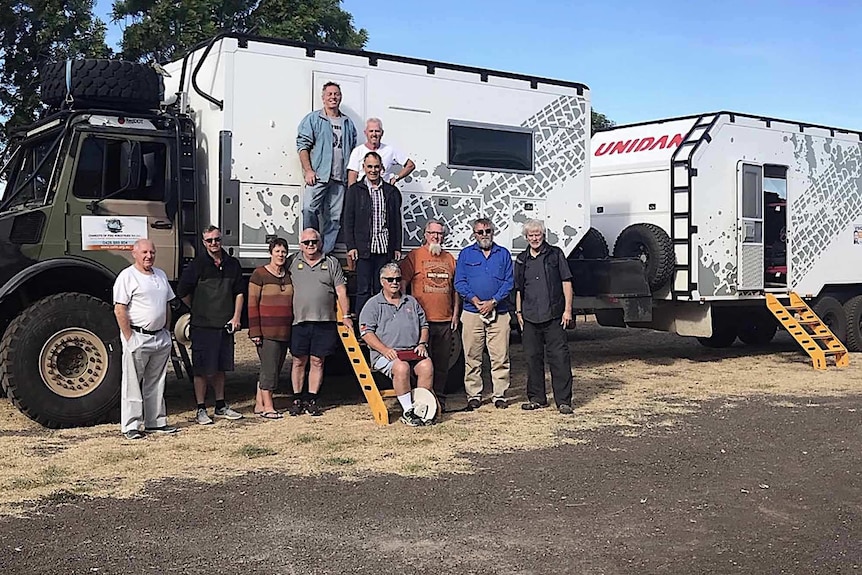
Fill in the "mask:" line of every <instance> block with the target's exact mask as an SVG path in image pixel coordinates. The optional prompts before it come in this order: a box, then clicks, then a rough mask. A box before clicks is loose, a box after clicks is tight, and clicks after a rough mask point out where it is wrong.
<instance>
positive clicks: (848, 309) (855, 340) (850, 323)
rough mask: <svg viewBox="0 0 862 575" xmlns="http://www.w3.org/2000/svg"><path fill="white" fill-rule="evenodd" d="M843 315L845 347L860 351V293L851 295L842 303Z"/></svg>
mask: <svg viewBox="0 0 862 575" xmlns="http://www.w3.org/2000/svg"><path fill="white" fill-rule="evenodd" d="M844 317H845V318H846V320H847V340H846V341H845V344H846V346H847V349H848V350H849V351H862V295H857V296H856V297H852V298H850V299H849V300H848V301H847V302H846V303H845V304H844Z"/></svg>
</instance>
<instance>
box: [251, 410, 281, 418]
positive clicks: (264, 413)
mask: <svg viewBox="0 0 862 575" xmlns="http://www.w3.org/2000/svg"><path fill="white" fill-rule="evenodd" d="M257 416H258V417H262V418H264V419H281V418H283V417H284V416H283V415H282V414H280V413H279V412H277V411H261V412H259V413H258V414H257Z"/></svg>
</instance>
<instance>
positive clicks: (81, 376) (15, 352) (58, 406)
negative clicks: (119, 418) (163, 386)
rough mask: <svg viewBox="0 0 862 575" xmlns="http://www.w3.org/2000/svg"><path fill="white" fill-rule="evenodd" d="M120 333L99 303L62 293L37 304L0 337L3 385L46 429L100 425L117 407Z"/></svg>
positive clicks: (109, 310) (109, 311)
mask: <svg viewBox="0 0 862 575" xmlns="http://www.w3.org/2000/svg"><path fill="white" fill-rule="evenodd" d="M119 333H120V332H119V328H117V322H116V320H115V319H114V314H113V310H112V308H111V306H110V305H108V304H107V303H105V302H103V301H102V300H100V299H97V298H95V297H92V296H89V295H85V294H79V293H66V294H58V295H53V296H50V297H47V298H45V299H43V300H40V301H38V302H37V303H35V304H33V305H31V306H30V307H29V308H27V309H26V310H24V311H23V312H21V314H20V315H18V317H16V318H15V319H14V320H12V323H10V324H9V327H8V328H7V329H6V333H5V334H4V336H3V343H2V352H0V360H2V366H0V377H2V381H3V387H4V388H5V389H6V392H7V394H8V395H9V398H10V399H11V400H12V402H13V403H14V404H15V405H16V406H17V407H18V409H20V410H21V411H22V412H23V413H24V414H25V415H27V416H28V417H29V418H30V419H33V420H35V421H37V422H39V423H41V424H42V425H44V426H46V427H54V428H56V427H73V426H80V425H95V424H96V423H101V422H103V421H104V420H105V419H106V418H107V416H108V415H109V413H110V412H111V411H112V410H113V409H115V408H116V407H117V406H118V405H119V399H120V377H121V370H122V367H121V362H122V349H121V344H120V340H119Z"/></svg>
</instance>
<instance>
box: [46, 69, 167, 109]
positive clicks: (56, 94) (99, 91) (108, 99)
mask: <svg viewBox="0 0 862 575" xmlns="http://www.w3.org/2000/svg"><path fill="white" fill-rule="evenodd" d="M67 77H68V82H67ZM67 84H68V85H67ZM41 95H42V101H43V102H44V103H46V104H48V105H49V106H60V105H62V104H63V103H65V102H67V101H68V100H69V99H70V97H71V101H72V104H73V105H74V106H76V107H97V108H107V109H118V110H153V109H157V108H158V107H159V103H160V102H161V82H160V78H159V75H158V73H156V71H155V70H154V69H153V68H152V67H151V66H149V65H148V64H140V63H137V62H125V61H122V60H104V59H95V58H90V59H85V60H72V62H71V68H70V69H68V70H67V63H66V62H56V63H54V64H48V65H47V66H45V68H43V69H42V73H41Z"/></svg>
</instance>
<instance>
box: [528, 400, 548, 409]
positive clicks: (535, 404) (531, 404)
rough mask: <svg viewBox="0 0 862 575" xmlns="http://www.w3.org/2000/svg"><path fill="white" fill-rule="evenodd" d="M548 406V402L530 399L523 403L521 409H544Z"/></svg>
mask: <svg viewBox="0 0 862 575" xmlns="http://www.w3.org/2000/svg"><path fill="white" fill-rule="evenodd" d="M545 407H548V404H547V403H539V402H538V401H528V402H527V403H522V404H521V409H523V410H524V411H533V410H534V409H544V408H545Z"/></svg>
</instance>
